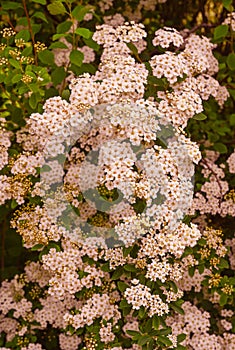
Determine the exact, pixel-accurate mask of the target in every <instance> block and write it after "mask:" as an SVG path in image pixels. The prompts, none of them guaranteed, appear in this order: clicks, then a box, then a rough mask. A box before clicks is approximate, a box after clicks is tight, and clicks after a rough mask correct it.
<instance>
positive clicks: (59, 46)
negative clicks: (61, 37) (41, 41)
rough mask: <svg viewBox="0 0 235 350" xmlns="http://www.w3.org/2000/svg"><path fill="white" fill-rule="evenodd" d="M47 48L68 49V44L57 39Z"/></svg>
mask: <svg viewBox="0 0 235 350" xmlns="http://www.w3.org/2000/svg"><path fill="white" fill-rule="evenodd" d="M49 49H50V50H52V49H68V46H67V45H65V44H64V43H61V42H60V41H57V42H56V43H52V44H51V45H50V46H49Z"/></svg>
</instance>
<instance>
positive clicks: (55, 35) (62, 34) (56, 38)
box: [52, 33, 69, 41]
mask: <svg viewBox="0 0 235 350" xmlns="http://www.w3.org/2000/svg"><path fill="white" fill-rule="evenodd" d="M68 36H69V34H64V33H61V34H54V35H53V37H52V40H53V41H55V40H58V39H60V38H66V37H68Z"/></svg>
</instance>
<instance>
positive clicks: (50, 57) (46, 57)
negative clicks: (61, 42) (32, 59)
mask: <svg viewBox="0 0 235 350" xmlns="http://www.w3.org/2000/svg"><path fill="white" fill-rule="evenodd" d="M38 58H39V59H40V61H41V62H42V63H44V64H46V65H52V64H53V63H54V54H53V52H51V51H50V50H43V51H40V52H39V53H38Z"/></svg>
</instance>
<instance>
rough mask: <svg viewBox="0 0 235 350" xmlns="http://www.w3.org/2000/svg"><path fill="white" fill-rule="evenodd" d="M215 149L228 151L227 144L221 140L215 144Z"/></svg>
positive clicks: (221, 151) (220, 151) (222, 152)
mask: <svg viewBox="0 0 235 350" xmlns="http://www.w3.org/2000/svg"><path fill="white" fill-rule="evenodd" d="M214 149H215V151H217V152H219V153H221V154H224V153H227V152H228V149H227V146H225V145H224V144H223V143H221V142H217V143H215V144H214Z"/></svg>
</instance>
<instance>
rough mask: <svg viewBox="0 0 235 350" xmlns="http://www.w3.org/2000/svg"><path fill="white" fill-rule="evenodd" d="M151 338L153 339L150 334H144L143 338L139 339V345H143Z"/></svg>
mask: <svg viewBox="0 0 235 350" xmlns="http://www.w3.org/2000/svg"><path fill="white" fill-rule="evenodd" d="M150 340H152V338H150V337H149V336H148V335H142V336H141V338H139V340H138V345H140V346H143V345H145V344H146V343H148V342H149V341H150Z"/></svg>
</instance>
